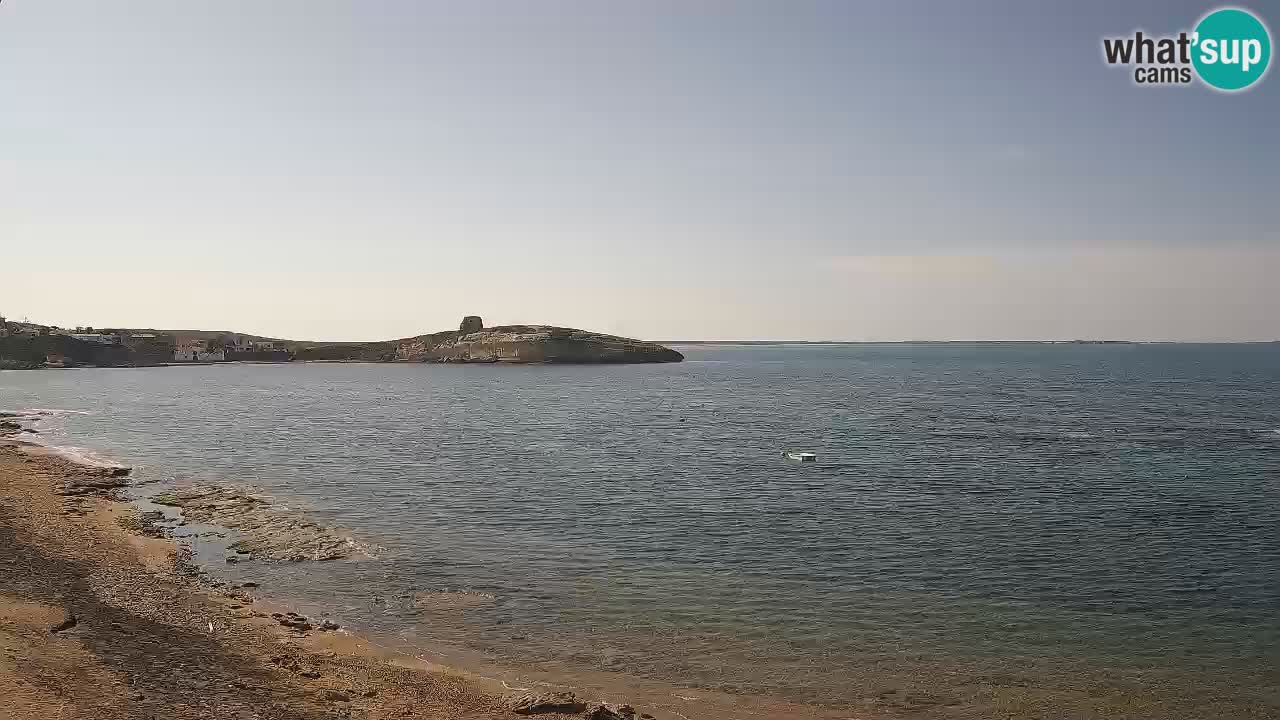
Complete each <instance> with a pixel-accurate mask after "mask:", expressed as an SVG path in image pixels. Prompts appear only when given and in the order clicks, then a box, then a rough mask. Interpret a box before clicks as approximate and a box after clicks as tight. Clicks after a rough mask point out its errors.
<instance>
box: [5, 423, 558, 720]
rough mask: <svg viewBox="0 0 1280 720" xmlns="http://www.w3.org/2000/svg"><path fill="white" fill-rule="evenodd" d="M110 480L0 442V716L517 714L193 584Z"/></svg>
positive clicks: (235, 594)
mask: <svg viewBox="0 0 1280 720" xmlns="http://www.w3.org/2000/svg"><path fill="white" fill-rule="evenodd" d="M119 483H120V479H119V478H115V477H112V475H111V473H110V471H109V470H102V469H98V468H91V467H86V466H82V465H77V464H74V463H71V462H69V461H67V460H65V459H63V458H61V457H58V456H55V455H52V454H47V453H41V452H40V451H38V450H35V449H32V448H20V447H18V446H14V445H8V446H2V447H0V488H2V492H3V502H0V548H3V553H2V554H0V697H2V698H4V703H3V705H2V706H0V718H4V719H5V720H9V719H10V718H12V719H13V720H27V719H29V718H59V719H64V718H65V719H70V718H94V719H102V718H153V717H154V718H166V719H168V718H175V719H176V718H201V719H207V718H244V719H246V720H247V719H249V718H263V719H266V718H392V717H394V718H480V717H484V718H489V717H500V716H508V717H516V715H515V714H514V713H513V712H512V704H511V700H510V698H507V697H504V696H503V695H502V694H501V693H500V692H497V691H496V690H495V688H493V687H486V686H485V683H484V682H483V681H482V680H480V679H476V678H470V679H469V678H465V677H461V676H459V675H456V674H452V673H449V672H447V671H443V670H431V669H427V668H421V667H407V666H406V665H408V664H409V663H404V662H402V661H397V660H396V659H395V658H388V657H379V653H378V651H377V649H376V648H374V647H372V646H370V645H368V644H367V643H365V642H363V641H362V640H360V639H359V638H357V637H355V636H352V635H347V634H345V633H338V632H319V631H312V632H302V631H299V630H298V629H295V628H289V627H285V626H283V625H281V624H280V622H279V620H278V619H276V618H273V617H272V616H271V613H270V612H268V608H263V607H260V603H256V602H255V598H254V596H253V592H252V591H253V589H252V588H226V587H222V588H219V587H217V586H211V585H209V584H208V583H207V582H200V581H198V580H197V579H195V578H193V576H192V575H193V573H191V572H190V570H189V569H188V568H186V567H185V566H184V561H183V553H182V552H181V551H180V548H179V547H178V546H177V545H176V544H175V543H173V542H172V541H170V540H166V539H163V538H155V537H146V536H145V535H144V534H140V533H139V532H138V531H139V530H144V531H145V528H140V527H139V526H138V524H137V522H136V517H137V516H136V515H135V510H134V509H133V508H132V507H131V506H130V505H128V504H126V503H122V502H118V501H115V500H113V499H112V495H113V492H114V488H113V486H114V485H118V484H119ZM130 527H132V529H130ZM312 622H314V623H315V624H316V625H319V623H320V622H321V621H320V620H318V619H317V620H312ZM297 624H298V623H295V625H297ZM577 714H578V715H580V714H581V713H577ZM538 716H539V717H547V718H555V717H563V715H559V714H554V713H551V714H539V715H538Z"/></svg>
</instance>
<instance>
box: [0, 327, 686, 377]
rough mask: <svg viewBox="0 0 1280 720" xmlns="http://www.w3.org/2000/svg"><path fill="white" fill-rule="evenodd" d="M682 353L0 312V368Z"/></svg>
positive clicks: (627, 341) (598, 342) (540, 335)
mask: <svg viewBox="0 0 1280 720" xmlns="http://www.w3.org/2000/svg"><path fill="white" fill-rule="evenodd" d="M681 360H684V356H683V355H681V354H680V353H679V352H676V351H675V350H672V349H671V348H668V347H665V346H663V345H659V344H657V343H651V342H644V341H641V340H634V339H631V338H624V337H618V336H616V335H605V334H603V333H596V332H590V331H587V330H577V329H574V328H564V327H555V326H551V325H501V326H497V327H489V328H486V327H485V326H484V322H483V320H482V319H481V318H480V317H479V316H476V315H468V316H467V317H465V318H463V319H462V323H461V324H460V325H459V326H458V329H457V330H444V331H441V332H436V333H431V334H427V335H417V336H414V337H409V338H402V339H399V340H385V341H379V342H363V343H349V342H348V343H344V342H337V343H334V342H307V341H296V340H283V339H280V338H269V337H262V336H257V335H247V334H243V333H232V332H224V331H209V330H155V329H122V328H112V329H94V328H92V327H79V328H75V329H66V328H60V327H56V326H51V325H38V324H35V323H27V322H21V323H18V322H8V321H6V320H5V319H4V318H3V317H0V369H6V368H8V369H30V368H40V367H76V366H98V367H140V366H155V365H174V364H201V363H219V362H236V361H242V362H244V361H248V362H422V363H656V362H680V361H681Z"/></svg>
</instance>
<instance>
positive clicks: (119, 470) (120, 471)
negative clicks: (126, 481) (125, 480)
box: [109, 467, 133, 477]
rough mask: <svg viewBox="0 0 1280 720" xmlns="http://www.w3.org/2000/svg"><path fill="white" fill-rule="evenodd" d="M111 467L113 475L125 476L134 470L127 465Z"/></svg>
mask: <svg viewBox="0 0 1280 720" xmlns="http://www.w3.org/2000/svg"><path fill="white" fill-rule="evenodd" d="M109 469H110V475H111V477H125V476H126V475H128V474H129V473H131V472H133V468H127V467H113V468H109Z"/></svg>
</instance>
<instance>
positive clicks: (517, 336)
mask: <svg viewBox="0 0 1280 720" xmlns="http://www.w3.org/2000/svg"><path fill="white" fill-rule="evenodd" d="M397 359H399V360H402V361H409V362H436V363H492V362H505V363H655V362H680V361H681V360H684V356H683V355H681V354H680V353H679V352H676V351H675V350H672V349H671V348H668V347H664V346H662V345H659V344H657V343H651V342H644V341H642V340H633V339H631V338H624V337H619V336H617V335H604V334H602V333H595V332H589V331H587V330H575V329H573V328H564V327H554V326H551V325H503V326H498V327H491V328H485V327H484V326H483V322H482V321H481V319H480V318H479V317H477V316H475V315H469V316H467V317H466V318H464V319H463V321H462V324H461V326H460V328H459V329H458V331H457V332H447V333H435V334H433V335H423V336H420V337H417V338H411V339H409V340H406V341H403V342H402V343H401V345H400V347H399V351H398V353H397Z"/></svg>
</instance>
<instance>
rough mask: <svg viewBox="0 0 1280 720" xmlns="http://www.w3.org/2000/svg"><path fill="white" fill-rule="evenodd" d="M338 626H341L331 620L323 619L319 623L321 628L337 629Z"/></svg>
mask: <svg viewBox="0 0 1280 720" xmlns="http://www.w3.org/2000/svg"><path fill="white" fill-rule="evenodd" d="M339 627H341V626H340V625H338V623H336V622H334V621H332V620H325V621H324V622H322V623H320V629H321V630H337V629H338V628H339Z"/></svg>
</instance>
